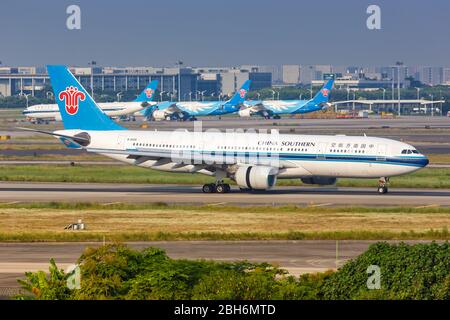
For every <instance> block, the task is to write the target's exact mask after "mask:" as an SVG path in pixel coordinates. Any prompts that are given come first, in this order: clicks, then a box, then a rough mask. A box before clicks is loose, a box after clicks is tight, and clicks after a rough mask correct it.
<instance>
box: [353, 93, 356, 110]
mask: <svg viewBox="0 0 450 320" xmlns="http://www.w3.org/2000/svg"><path fill="white" fill-rule="evenodd" d="M352 93H353V114H355V100H356V94H355V92H352Z"/></svg>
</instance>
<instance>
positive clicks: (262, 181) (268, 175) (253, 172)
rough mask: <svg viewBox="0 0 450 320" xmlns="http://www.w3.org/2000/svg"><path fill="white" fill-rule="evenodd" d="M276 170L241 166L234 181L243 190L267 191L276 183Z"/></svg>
mask: <svg viewBox="0 0 450 320" xmlns="http://www.w3.org/2000/svg"><path fill="white" fill-rule="evenodd" d="M277 173H278V169H277V168H273V167H265V166H241V167H239V168H238V169H237V171H236V173H235V176H234V179H235V181H236V183H237V184H238V186H239V187H241V188H244V189H255V190H268V189H270V188H272V187H273V186H274V185H275V183H276V181H277Z"/></svg>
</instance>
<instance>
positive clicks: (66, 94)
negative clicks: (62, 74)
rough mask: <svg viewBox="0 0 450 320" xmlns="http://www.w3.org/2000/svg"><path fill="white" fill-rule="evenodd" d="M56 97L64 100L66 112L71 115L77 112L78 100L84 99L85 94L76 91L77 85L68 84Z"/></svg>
mask: <svg viewBox="0 0 450 320" xmlns="http://www.w3.org/2000/svg"><path fill="white" fill-rule="evenodd" d="M58 98H59V100H61V101H65V103H66V112H67V114H70V115H71V116H73V115H75V114H77V112H78V104H79V101H80V100H81V101H84V99H86V95H85V94H84V92H81V91H78V88H77V87H73V86H70V87H67V88H66V90H65V91H61V92H60V93H59V95H58Z"/></svg>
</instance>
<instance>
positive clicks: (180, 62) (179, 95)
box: [175, 60, 183, 101]
mask: <svg viewBox="0 0 450 320" xmlns="http://www.w3.org/2000/svg"><path fill="white" fill-rule="evenodd" d="M175 65H176V66H178V101H180V99H181V66H182V65H183V61H181V60H178V61H177V62H176V63H175Z"/></svg>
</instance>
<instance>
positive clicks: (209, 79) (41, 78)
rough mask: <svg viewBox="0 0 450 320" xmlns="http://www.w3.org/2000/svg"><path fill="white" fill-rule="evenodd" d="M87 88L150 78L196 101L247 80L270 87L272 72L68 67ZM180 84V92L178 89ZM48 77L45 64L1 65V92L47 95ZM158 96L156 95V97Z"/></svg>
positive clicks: (125, 86) (120, 87) (118, 88)
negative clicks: (28, 65) (27, 65)
mask: <svg viewBox="0 0 450 320" xmlns="http://www.w3.org/2000/svg"><path fill="white" fill-rule="evenodd" d="M70 70H71V71H72V73H73V74H74V75H75V76H76V78H77V79H78V80H79V81H80V82H81V84H82V85H83V86H84V87H85V88H86V89H88V90H89V89H92V88H93V89H94V91H95V92H99V91H100V92H116V93H117V92H125V91H129V90H136V91H139V90H142V89H143V88H145V86H146V85H147V84H148V83H149V82H150V81H151V80H159V85H158V89H159V91H160V92H161V93H164V94H165V95H166V97H169V98H173V99H174V100H177V99H179V100H184V101H187V100H197V99H200V96H215V97H219V96H223V97H226V96H229V95H231V94H232V93H233V92H235V91H236V90H237V89H238V88H239V87H240V86H241V85H242V84H243V83H244V82H245V81H246V80H249V79H250V80H252V87H251V90H258V89H262V88H267V87H271V86H272V74H271V73H269V72H260V71H259V70H257V69H246V68H178V67H176V68H175V67H173V68H164V67H162V68H155V67H96V66H92V67H71V68H70ZM178 87H180V91H178ZM49 92H51V90H50V80H49V77H48V75H47V71H46V68H44V67H0V95H3V96H13V95H20V94H30V95H32V96H35V95H38V96H43V95H46V94H50V93H49ZM157 98H158V97H157Z"/></svg>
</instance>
